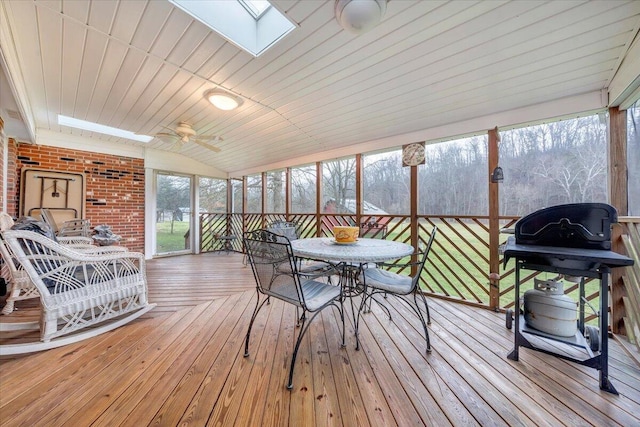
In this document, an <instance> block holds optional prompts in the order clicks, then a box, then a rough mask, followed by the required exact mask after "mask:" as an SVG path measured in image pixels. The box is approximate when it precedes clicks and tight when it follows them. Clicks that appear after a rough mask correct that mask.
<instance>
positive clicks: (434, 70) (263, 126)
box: [0, 0, 640, 172]
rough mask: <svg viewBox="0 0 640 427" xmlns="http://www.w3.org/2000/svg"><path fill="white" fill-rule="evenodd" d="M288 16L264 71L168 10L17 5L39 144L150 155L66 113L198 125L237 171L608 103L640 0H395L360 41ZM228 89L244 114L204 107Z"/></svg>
mask: <svg viewBox="0 0 640 427" xmlns="http://www.w3.org/2000/svg"><path fill="white" fill-rule="evenodd" d="M273 3H275V4H276V5H277V7H278V8H279V9H280V10H281V11H283V12H284V13H286V15H287V16H288V17H289V18H290V19H291V20H292V21H293V22H295V23H296V24H297V25H298V27H297V28H296V29H295V30H294V31H293V32H292V33H290V34H289V35H288V36H286V37H285V38H284V39H283V40H282V41H280V42H279V43H278V44H276V45H275V46H274V47H272V48H270V49H269V50H268V51H267V52H266V53H264V54H263V55H261V56H260V57H258V58H254V57H253V56H251V55H250V54H248V53H246V52H244V51H242V50H241V49H239V48H237V47H236V46H235V45H233V44H231V43H229V42H227V41H226V40H225V39H223V38H222V37H220V36H219V35H218V34H217V33H215V32H213V31H211V30H209V29H208V28H206V27H205V26H204V25H202V24H201V23H200V22H198V21H196V20H194V19H192V18H191V17H190V16H188V15H186V14H185V13H184V12H182V11H181V10H179V9H176V8H175V7H173V6H172V5H171V4H170V3H168V2H166V1H159V0H153V1H142V0H140V1H130V0H94V1H67V0H56V1H49V0H46V1H45V0H36V1H24V0H2V5H0V12H2V13H4V19H5V22H7V23H8V26H9V32H10V34H11V38H12V41H13V43H14V45H15V51H16V57H17V58H16V60H17V63H13V64H9V65H12V67H9V69H14V70H15V69H19V70H20V72H21V75H20V76H17V75H12V76H11V77H12V79H13V80H20V81H21V82H23V85H24V88H25V90H26V92H27V98H28V100H27V101H28V103H29V106H30V110H31V111H32V115H33V122H34V127H35V129H36V134H37V132H38V131H40V130H51V131H54V132H61V133H63V134H74V135H82V136H86V137H89V138H92V139H94V140H98V141H115V142H118V143H121V144H129V145H133V146H142V145H143V144H142V143H136V142H134V141H130V140H125V139H118V138H114V137H108V136H105V135H101V134H98V133H91V132H87V131H78V130H74V129H71V128H68V127H64V126H63V127H61V126H59V125H58V124H57V114H64V115H68V116H72V117H75V118H78V119H83V120H89V121H93V122H98V123H101V124H104V125H108V126H114V127H119V128H123V129H127V130H130V131H134V132H136V133H141V134H148V135H153V134H154V133H157V132H162V131H165V129H164V128H163V127H164V126H166V127H175V126H176V125H177V123H178V122H179V121H187V122H189V123H191V124H192V125H193V127H194V128H195V129H196V130H197V131H198V132H199V133H201V134H216V135H221V136H222V137H223V138H224V141H222V142H216V145H217V146H219V147H220V148H221V149H222V151H221V152H219V153H214V152H212V151H209V150H207V149H206V148H202V147H199V146H197V145H196V144H187V145H185V146H184V147H183V148H182V151H181V153H182V154H184V155H186V156H189V157H192V158H194V159H197V160H199V161H200V162H202V163H205V164H207V165H211V166H213V167H216V168H218V169H219V170H221V171H225V172H233V171H238V170H242V169H246V168H251V167H259V166H260V165H267V164H273V163H276V162H282V161H286V159H291V158H295V157H301V156H304V155H309V154H313V153H319V152H324V151H327V150H334V149H340V148H341V147H346V146H349V145H352V144H357V143H363V142H367V141H372V140H376V139H379V138H387V137H392V136H396V135H402V134H407V133H410V132H416V131H419V130H424V129H429V128H433V127H436V126H442V125H446V124H451V123H456V122H459V121H461V120H469V119H473V118H475V117H480V116H485V115H488V114H496V113H500V112H505V111H509V110H511V109H515V108H520V107H525V106H530V105H535V104H539V103H543V102H549V101H553V100H558V99H562V98H565V97H571V96H575V95H579V94H585V93H589V92H596V91H605V92H606V90H607V88H608V87H609V85H610V83H611V82H612V79H613V78H614V76H615V75H616V72H617V70H618V69H619V67H620V64H621V63H622V61H623V60H624V59H625V55H626V54H627V51H628V50H629V47H630V45H631V43H632V42H633V40H634V38H635V37H636V36H637V34H638V28H639V27H640V1H633V0H632V1H593V2H581V1H549V2H543V1H449V2H447V1H408V0H403V1H395V0H393V1H390V2H389V3H388V7H387V13H386V15H385V17H384V19H383V21H382V23H381V24H380V25H378V26H377V27H376V28H374V29H373V30H371V31H369V32H367V33H365V34H362V35H360V36H356V35H353V34H351V33H349V32H347V31H346V30H344V29H342V28H341V27H340V26H339V24H338V23H337V21H336V19H335V15H334V1H332V0H328V1H320V0H278V1H275V2H273ZM3 49H4V48H3ZM4 56H5V57H8V55H4ZM7 60H8V61H9V60H10V58H9V59H7ZM217 86H221V87H223V88H226V89H228V90H231V91H233V92H235V93H236V94H238V95H241V96H242V97H244V99H245V102H244V104H243V105H242V106H241V107H240V108H239V109H237V110H235V111H231V112H223V111H220V110H217V109H215V108H213V107H212V106H211V105H210V104H208V102H207V101H206V100H205V99H204V98H203V94H204V92H205V91H206V90H208V89H212V88H215V87H217ZM605 106H606V101H605ZM573 112H575V111H568V112H567V113H573ZM9 136H10V135H9ZM147 146H149V147H152V148H156V149H170V148H171V146H172V144H170V143H168V142H163V141H160V140H158V139H155V140H154V141H152V142H151V143H149V144H148V145H147Z"/></svg>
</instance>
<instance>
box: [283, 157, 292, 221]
mask: <svg viewBox="0 0 640 427" xmlns="http://www.w3.org/2000/svg"><path fill="white" fill-rule="evenodd" d="M284 173H285V176H284V218H285V220H286V221H291V196H290V195H291V168H286V169H285V172H284Z"/></svg>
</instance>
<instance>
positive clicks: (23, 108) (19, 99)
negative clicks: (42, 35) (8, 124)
mask: <svg viewBox="0 0 640 427" xmlns="http://www.w3.org/2000/svg"><path fill="white" fill-rule="evenodd" d="M9 28H10V26H9V23H8V16H7V10H6V8H5V6H4V3H3V2H0V62H1V64H0V66H2V65H3V64H4V66H5V67H6V70H7V72H6V73H5V77H6V79H7V81H8V82H9V86H11V89H12V92H13V95H14V98H15V102H16V105H17V106H18V109H19V110H20V114H21V115H22V119H23V120H24V121H25V128H26V129H27V132H28V133H29V136H30V137H31V142H33V141H35V140H36V126H35V119H34V116H33V110H32V108H31V104H30V103H29V97H28V96H27V91H26V88H25V84H24V78H23V77H22V70H21V69H20V61H19V60H18V53H17V52H16V44H15V42H14V39H13V35H12V34H11V31H10V29H9ZM16 76H17V77H16Z"/></svg>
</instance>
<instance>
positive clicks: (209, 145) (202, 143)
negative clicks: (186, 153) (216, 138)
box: [193, 139, 220, 153]
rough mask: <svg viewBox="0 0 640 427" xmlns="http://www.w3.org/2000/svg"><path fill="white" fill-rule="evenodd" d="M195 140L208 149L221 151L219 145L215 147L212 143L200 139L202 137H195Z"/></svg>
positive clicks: (215, 151) (216, 151)
mask: <svg viewBox="0 0 640 427" xmlns="http://www.w3.org/2000/svg"><path fill="white" fill-rule="evenodd" d="M193 142H195V143H196V144H198V145H199V146H201V147H204V148H206V149H208V150H211V151H213V152H214V153H219V152H220V149H219V148H218V147H214V146H213V145H211V144H207V143H206V142H203V141H200V139H194V140H193Z"/></svg>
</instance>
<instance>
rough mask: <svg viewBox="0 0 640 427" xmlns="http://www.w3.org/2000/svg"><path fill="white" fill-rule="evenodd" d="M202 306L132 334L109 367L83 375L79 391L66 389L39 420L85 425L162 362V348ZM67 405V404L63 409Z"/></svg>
mask: <svg viewBox="0 0 640 427" xmlns="http://www.w3.org/2000/svg"><path fill="white" fill-rule="evenodd" d="M205 307H206V306H198V307H195V308H194V309H191V310H188V311H186V312H185V314H184V316H182V317H181V319H180V321H178V322H175V323H173V324H167V323H163V324H162V326H163V327H160V328H156V329H155V330H154V331H152V332H151V333H149V334H147V335H145V336H142V335H134V336H132V341H134V344H133V345H132V346H131V347H129V348H127V349H124V350H123V351H120V352H118V353H116V358H115V360H114V363H113V366H112V367H110V369H104V370H101V371H100V372H98V373H97V374H96V375H94V376H93V377H91V378H87V379H86V382H87V386H86V387H83V388H82V389H81V390H79V391H80V392H79V393H78V392H74V393H73V394H72V393H68V394H67V395H68V396H69V397H67V398H65V405H62V407H61V408H59V409H57V410H56V411H52V412H51V413H50V414H47V416H46V417H45V418H44V419H43V421H44V422H46V423H47V425H61V424H62V423H67V424H68V425H87V424H89V423H92V422H93V421H94V420H96V419H98V418H99V417H100V416H101V415H102V414H103V413H104V412H105V411H107V410H108V409H109V407H110V406H111V404H112V403H113V401H114V400H115V399H117V398H118V397H119V396H120V395H121V394H122V393H125V392H126V390H127V389H128V388H129V387H131V386H132V385H133V384H135V382H136V381H139V380H140V378H146V375H147V374H148V373H152V372H153V368H154V367H155V366H157V365H156V363H157V362H160V363H161V362H162V358H163V356H165V354H166V352H167V351H169V350H171V349H172V348H173V345H174V343H176V342H177V341H176V340H179V339H180V337H181V336H182V335H183V334H184V333H185V331H186V330H188V328H189V327H190V326H191V324H192V323H193V321H194V320H195V319H197V318H199V317H200V316H201V315H202V312H203V311H204V309H205ZM105 391H106V392H105ZM67 405H68V406H70V408H66V409H65V406H67ZM50 418H51V419H50Z"/></svg>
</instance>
